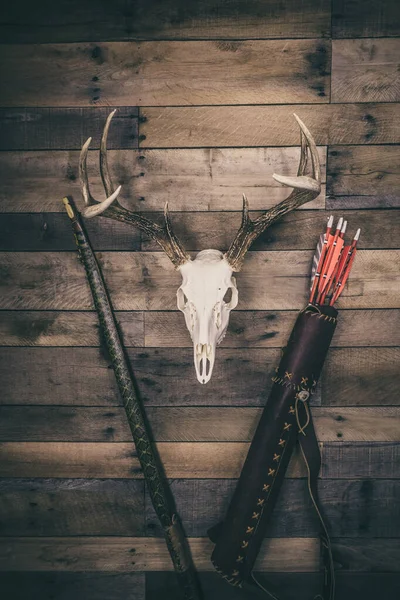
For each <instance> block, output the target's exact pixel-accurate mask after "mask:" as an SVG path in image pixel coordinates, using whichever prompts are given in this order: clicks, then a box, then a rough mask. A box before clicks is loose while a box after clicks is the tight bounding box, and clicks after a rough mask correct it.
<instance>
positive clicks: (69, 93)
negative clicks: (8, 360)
mask: <svg viewBox="0 0 400 600" xmlns="http://www.w3.org/2000/svg"><path fill="white" fill-rule="evenodd" d="M0 73H1V78H2V82H3V94H2V97H1V101H0V102H1V106H14V107H16V106H41V107H43V106H52V107H54V106H91V105H93V104H99V105H102V106H104V105H106V106H112V105H116V106H118V105H120V106H132V105H135V106H143V105H145V106H146V105H147V106H170V105H175V106H179V105H183V106H186V105H192V104H212V105H213V104H265V103H266V102H268V103H270V104H281V103H301V102H327V101H329V93H330V90H329V82H330V44H329V43H328V42H326V41H324V40H265V41H264V40H256V41H250V40H247V41H232V42H223V41H217V42H211V41H210V42H207V41H199V42H197V41H193V42H141V43H136V42H108V43H107V42H98V43H80V44H43V45H8V46H0ZM93 78H97V79H95V80H93Z"/></svg>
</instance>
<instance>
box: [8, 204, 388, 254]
mask: <svg viewBox="0 0 400 600" xmlns="http://www.w3.org/2000/svg"><path fill="white" fill-rule="evenodd" d="M250 198H251V196H248V199H249V200H250ZM335 202H336V200H335ZM305 206H307V205H305ZM332 206H333V207H334V206H335V203H332ZM258 214H261V213H259V212H257V213H254V217H255V216H256V215H258ZM331 214H332V215H333V216H334V217H335V222H336V221H337V219H339V218H340V217H341V216H343V211H335V210H333V211H332V210H330V211H329V212H328V213H327V212H325V211H320V210H303V211H301V212H299V211H296V212H294V213H290V214H288V215H286V216H285V217H284V218H283V219H282V220H280V221H279V222H278V223H276V224H275V225H273V226H272V227H271V228H268V229H267V230H266V231H265V232H264V234H262V235H261V236H260V238H259V239H258V240H257V241H256V242H255V243H254V245H253V246H252V250H253V251H254V250H265V251H268V250H305V249H310V250H315V247H316V244H317V239H318V234H319V232H320V231H321V230H322V229H323V227H324V224H325V222H326V221H327V220H328V217H329V216H330V215H331ZM250 215H251V216H252V213H250ZM149 216H150V217H151V214H150V213H149ZM252 218H253V216H252ZM345 218H346V219H347V220H348V223H349V228H352V227H358V226H359V227H360V228H361V231H362V237H361V239H360V242H359V246H357V247H359V248H361V249H362V248H365V249H375V248H376V249H378V248H386V249H389V248H397V247H398V241H397V240H396V239H393V231H394V230H396V228H397V227H400V211H395V210H390V211H389V210H387V211H385V210H376V211H375V210H365V211H362V210H354V211H353V210H346V214H345ZM2 219H3V220H4V217H3V218H2ZM240 222H241V213H231V212H227V211H224V212H221V213H190V214H185V213H176V214H175V215H173V224H174V231H176V233H177V235H178V236H179V239H180V240H181V241H182V243H183V244H184V246H185V248H187V249H188V250H190V251H192V250H198V249H202V250H203V249H204V248H206V247H207V246H210V245H212V246H213V247H215V248H221V249H224V248H229V245H230V244H231V242H232V239H233V236H234V235H235V233H236V231H237V229H238V225H239V223H240ZM10 242H11V240H10ZM157 246H158V244H156V242H153V241H152V240H150V239H148V238H147V237H146V238H145V237H143V239H142V250H146V251H149V250H151V251H156V250H157V249H158V248H159V246H158V248H157ZM8 248H10V246H9V247H8Z"/></svg>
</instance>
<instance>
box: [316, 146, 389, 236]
mask: <svg viewBox="0 0 400 600" xmlns="http://www.w3.org/2000/svg"><path fill="white" fill-rule="evenodd" d="M328 164H329V175H328V182H327V199H326V206H327V208H328V209H329V208H336V209H339V208H340V209H343V208H344V209H347V208H388V207H400V194H399V184H398V180H399V177H400V149H399V146H346V147H339V146H330V147H329V150H328ZM358 214H360V212H359V211H358ZM379 214H385V213H379ZM392 216H393V213H391V215H390V220H391V218H392ZM394 218H396V215H395V214H394ZM364 232H365V228H363V235H364Z"/></svg>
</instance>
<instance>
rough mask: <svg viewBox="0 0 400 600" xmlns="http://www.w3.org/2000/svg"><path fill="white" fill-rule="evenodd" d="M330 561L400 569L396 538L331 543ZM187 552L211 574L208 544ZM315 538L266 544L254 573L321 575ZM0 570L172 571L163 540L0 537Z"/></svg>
mask: <svg viewBox="0 0 400 600" xmlns="http://www.w3.org/2000/svg"><path fill="white" fill-rule="evenodd" d="M333 542H334V546H333V551H334V559H335V562H337V563H338V565H339V567H341V569H342V570H343V571H363V572H371V571H376V572H380V571H385V572H392V573H397V572H398V571H399V546H398V544H397V543H396V540H390V539H389V540H387V539H383V540H382V539H379V538H378V539H375V540H360V539H354V538H343V539H340V540H333ZM189 543H190V548H191V551H192V555H193V558H194V562H195V565H196V567H197V569H198V570H199V571H210V570H212V566H211V561H210V555H211V552H212V548H213V545H212V543H211V542H210V541H209V540H207V539H205V538H191V539H190V540H189ZM319 552H320V544H319V540H318V539H317V538H280V539H272V540H266V541H265V542H264V543H263V545H262V547H261V552H260V554H259V558H258V560H257V562H256V566H255V570H257V571H263V572H272V573H275V572H285V573H286V572H288V573H290V572H300V573H301V572H304V573H308V572H314V571H319V567H320V565H319ZM0 558H1V560H0V569H1V571H2V572H3V571H35V570H36V571H51V572H53V571H69V572H77V571H79V572H82V571H92V572H98V571H103V572H120V573H124V572H132V571H133V572H136V571H143V570H146V571H170V570H171V569H172V567H171V561H170V558H169V555H168V550H167V548H166V545H165V542H164V540H161V539H157V538H132V537H131V538H129V537H128V538H118V537H115V538H106V539H103V538H99V537H86V538H79V537H77V538H68V537H66V538H65V537H64V538H62V537H59V538H52V537H48V538H36V539H35V538H28V537H25V538H0Z"/></svg>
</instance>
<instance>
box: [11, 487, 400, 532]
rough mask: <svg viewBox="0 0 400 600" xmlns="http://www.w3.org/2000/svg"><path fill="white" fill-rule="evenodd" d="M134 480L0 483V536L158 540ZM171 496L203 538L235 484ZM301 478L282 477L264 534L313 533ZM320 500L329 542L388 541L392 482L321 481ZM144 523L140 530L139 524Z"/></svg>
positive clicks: (177, 490) (393, 513)
mask: <svg viewBox="0 0 400 600" xmlns="http://www.w3.org/2000/svg"><path fill="white" fill-rule="evenodd" d="M143 485H144V483H143V482H142V481H137V480H113V479H109V480H93V479H92V480H81V479H2V481H1V482H0V490H1V495H0V517H1V523H2V524H1V535H2V536H7V537H14V536H16V537H18V536H30V537H33V536H41V537H43V536H77V535H96V536H97V535H99V536H100V535H101V536H107V535H111V536H143V535H144V536H149V537H161V538H162V537H163V532H162V529H161V526H160V524H159V522H158V519H157V517H156V516H155V513H154V510H153V508H152V506H151V502H150V499H149V496H148V492H147V491H146V498H145V501H144V495H143ZM170 485H171V489H172V493H173V495H174V498H175V501H176V505H177V507H178V511H179V514H180V517H181V519H182V522H183V523H184V526H185V531H186V534H187V535H188V536H190V537H196V536H204V537H205V536H206V534H207V530H208V529H209V528H210V527H212V526H213V525H215V524H216V523H218V522H219V521H221V520H222V519H223V518H224V516H225V514H226V511H227V508H228V504H229V501H230V498H231V496H232V494H233V491H234V489H235V486H236V480H232V479H223V480H220V479H198V480H186V479H185V480H182V479H175V480H172V481H171V482H170ZM306 488H307V482H306V480H305V479H286V480H285V481H284V483H283V487H282V491H281V493H280V501H279V503H278V505H277V506H276V508H275V510H274V513H273V516H274V518H273V521H272V522H271V525H270V526H269V527H268V531H267V534H266V537H269V538H276V537H314V536H318V522H317V520H316V519H315V513H314V509H313V506H312V503H311V501H310V498H309V495H308V493H307V489H306ZM319 491H320V497H321V503H322V506H323V507H324V514H325V516H326V518H327V522H328V523H329V531H330V534H331V536H332V537H340V536H343V535H347V536H352V537H354V538H358V537H363V538H372V537H380V538H384V537H389V538H390V537H391V538H393V537H395V536H396V535H399V534H398V529H399V524H398V519H397V515H398V508H397V500H398V497H399V492H400V483H399V482H398V481H393V480H384V479H382V480H347V481H346V480H341V479H332V480H321V481H320V482H319ZM144 522H145V525H144Z"/></svg>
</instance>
